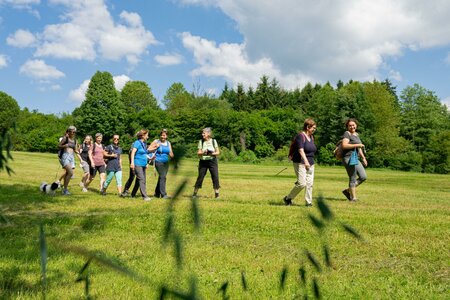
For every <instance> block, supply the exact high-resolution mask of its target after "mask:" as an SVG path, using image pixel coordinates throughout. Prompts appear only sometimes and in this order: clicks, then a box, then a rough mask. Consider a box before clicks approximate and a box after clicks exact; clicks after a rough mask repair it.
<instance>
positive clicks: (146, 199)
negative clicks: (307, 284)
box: [144, 197, 152, 201]
mask: <svg viewBox="0 0 450 300" xmlns="http://www.w3.org/2000/svg"><path fill="white" fill-rule="evenodd" d="M151 200H152V198H150V197H145V198H144V201H151Z"/></svg>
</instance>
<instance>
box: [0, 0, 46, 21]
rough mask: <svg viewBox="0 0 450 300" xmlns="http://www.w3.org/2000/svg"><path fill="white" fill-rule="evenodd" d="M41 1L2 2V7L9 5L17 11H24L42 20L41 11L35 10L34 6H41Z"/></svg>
mask: <svg viewBox="0 0 450 300" xmlns="http://www.w3.org/2000/svg"><path fill="white" fill-rule="evenodd" d="M40 3H41V1H40V0H0V5H9V6H11V7H13V8H15V9H23V10H26V11H28V12H29V13H31V14H32V15H34V16H35V17H36V18H38V19H39V18H40V15H39V11H37V10H35V9H33V8H32V7H33V5H37V4H40Z"/></svg>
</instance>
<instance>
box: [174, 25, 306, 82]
mask: <svg viewBox="0 0 450 300" xmlns="http://www.w3.org/2000/svg"><path fill="white" fill-rule="evenodd" d="M181 38H182V41H183V45H184V47H185V48H187V49H188V50H190V51H191V52H192V53H193V55H194V59H195V62H196V63H197V64H198V65H199V67H198V68H196V69H194V70H193V71H192V72H191V75H192V76H200V75H205V76H221V77H224V78H226V79H227V80H229V81H230V82H232V83H234V84H235V85H236V84H238V83H243V84H244V85H246V86H249V85H253V86H255V85H256V83H257V82H258V81H259V79H260V77H261V76H262V75H268V76H269V77H276V78H277V80H279V81H280V82H282V84H283V86H284V87H286V88H295V87H297V86H300V85H304V84H306V83H307V82H308V81H311V78H308V77H307V76H305V75H303V74H302V73H300V72H297V73H291V74H287V75H284V74H283V73H282V72H281V71H280V69H278V68H277V67H276V66H275V65H274V64H273V62H272V61H271V60H270V59H268V58H262V59H259V60H257V61H254V62H250V61H249V58H248V57H247V56H246V53H245V44H230V43H222V44H220V45H216V43H215V42H213V41H209V40H206V39H202V38H200V37H198V36H193V35H191V34H190V33H187V32H184V33H183V34H182V35H181Z"/></svg>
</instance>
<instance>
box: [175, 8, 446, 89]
mask: <svg viewBox="0 0 450 300" xmlns="http://www.w3.org/2000/svg"><path fill="white" fill-rule="evenodd" d="M179 2H181V3H183V4H192V5H198V4H203V5H213V6H216V7H218V8H220V9H221V10H222V11H223V12H224V13H225V14H226V15H228V16H229V17H230V18H232V19H233V20H235V21H236V23H237V27H238V30H239V32H241V34H242V35H243V37H244V41H245V42H244V43H242V44H240V45H236V46H239V47H241V50H240V51H241V52H242V56H241V58H242V59H243V62H245V64H244V66H247V67H249V68H255V62H261V63H262V62H264V61H265V62H266V64H269V63H268V62H269V61H270V64H271V65H272V66H271V67H272V68H275V69H278V70H279V72H280V73H282V74H285V75H284V76H287V77H290V76H289V75H292V76H298V75H297V74H298V73H300V74H305V75H306V76H307V77H310V78H315V79H317V80H319V81H322V82H325V81H328V80H329V81H337V79H342V80H344V81H346V80H348V79H356V80H366V79H373V78H374V77H375V78H376V77H377V75H378V74H379V72H378V71H379V69H380V68H382V67H383V65H384V63H385V62H386V59H387V58H390V57H398V56H401V55H402V53H403V51H404V50H405V49H407V48H409V49H412V50H416V51H418V50H421V49H426V48H431V47H436V46H442V45H448V44H450V18H448V12H449V11H450V1H440V0H430V1H419V0H397V1H393V0H380V1H372V0H348V1H311V0H280V1H272V0H217V1H211V0H180V1H179ZM224 48H225V45H221V46H220V47H217V49H216V50H217V51H224V50H225V49H224ZM207 49H208V48H207ZM209 49H210V48H209ZM197 51H199V52H200V51H201V50H197ZM205 51H206V49H205ZM196 59H198V58H196ZM252 62H253V63H252ZM204 63H207V65H208V69H210V70H212V69H213V68H216V69H217V73H222V71H219V69H223V68H224V63H223V62H219V61H209V62H204ZM228 64H230V65H232V66H234V65H235V62H233V61H228V62H227V65H228ZM204 67H205V66H204V65H200V66H199V69H197V72H198V70H203V69H204ZM233 68H234V67H233ZM222 76H223V75H222Z"/></svg>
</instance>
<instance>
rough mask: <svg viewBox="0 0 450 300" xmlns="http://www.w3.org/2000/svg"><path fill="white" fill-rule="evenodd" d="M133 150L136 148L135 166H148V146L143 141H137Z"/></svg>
mask: <svg viewBox="0 0 450 300" xmlns="http://www.w3.org/2000/svg"><path fill="white" fill-rule="evenodd" d="M133 148H136V153H135V154H134V165H135V166H139V167H146V166H147V160H148V158H147V154H148V151H147V144H146V143H144V142H143V141H141V140H136V141H135V142H134V143H133Z"/></svg>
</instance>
